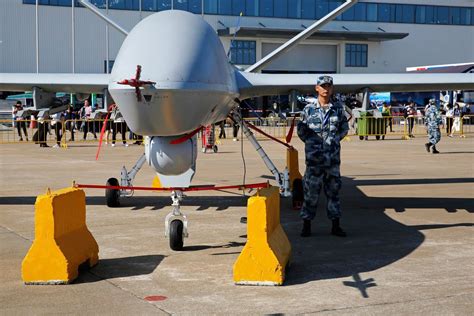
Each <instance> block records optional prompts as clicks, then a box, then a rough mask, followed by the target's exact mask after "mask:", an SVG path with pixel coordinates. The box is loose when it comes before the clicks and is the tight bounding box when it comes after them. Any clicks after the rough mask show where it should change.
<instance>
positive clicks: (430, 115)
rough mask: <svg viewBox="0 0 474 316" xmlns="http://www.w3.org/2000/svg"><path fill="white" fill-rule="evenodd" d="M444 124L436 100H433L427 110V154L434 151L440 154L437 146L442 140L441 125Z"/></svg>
mask: <svg viewBox="0 0 474 316" xmlns="http://www.w3.org/2000/svg"><path fill="white" fill-rule="evenodd" d="M442 123H443V120H442V119H441V114H440V112H439V110H438V107H437V106H436V100H435V99H431V100H430V102H429V104H428V105H427V107H426V110H425V126H426V129H427V131H428V141H429V142H428V143H426V144H425V148H426V151H427V152H430V149H432V153H433V154H439V151H438V150H437V149H436V144H437V143H439V141H440V140H441V131H440V125H441V124H442Z"/></svg>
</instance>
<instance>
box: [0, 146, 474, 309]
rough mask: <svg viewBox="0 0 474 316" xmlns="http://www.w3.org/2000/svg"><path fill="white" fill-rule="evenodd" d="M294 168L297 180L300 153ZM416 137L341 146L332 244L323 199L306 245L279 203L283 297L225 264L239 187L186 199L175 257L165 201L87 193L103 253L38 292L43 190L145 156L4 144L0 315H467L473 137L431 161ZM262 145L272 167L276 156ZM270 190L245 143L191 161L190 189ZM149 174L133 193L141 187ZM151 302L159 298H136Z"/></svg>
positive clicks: (473, 221)
mask: <svg viewBox="0 0 474 316" xmlns="http://www.w3.org/2000/svg"><path fill="white" fill-rule="evenodd" d="M293 142H294V144H295V146H296V147H297V148H298V149H300V170H301V171H302V172H303V171H304V153H303V150H302V149H303V144H302V143H301V142H299V140H297V139H293ZM425 142H426V139H425V138H421V137H417V138H415V139H413V140H408V141H403V140H385V141H375V140H370V141H359V140H358V139H357V138H356V137H352V140H351V141H350V142H344V143H343V149H342V166H341V172H342V175H343V188H342V191H341V197H342V207H343V218H342V226H343V228H344V229H345V230H346V232H347V233H348V237H347V238H339V237H335V236H332V235H330V234H329V231H330V221H329V220H328V219H327V218H326V214H325V211H324V205H325V201H324V198H322V199H321V200H320V207H319V210H318V214H317V217H316V220H315V222H314V224H313V235H312V236H311V237H309V238H301V237H300V236H299V233H300V229H301V221H300V219H299V217H298V213H297V212H295V211H294V210H292V209H291V201H290V199H282V203H281V221H282V226H283V228H284V229H285V231H286V233H287V235H288V237H289V239H290V242H291V244H292V249H293V250H292V258H291V266H290V268H289V270H288V272H287V275H286V281H285V284H284V285H283V286H280V287H264V286H262V287H260V286H237V285H234V284H233V279H232V266H233V264H234V262H235V261H236V259H237V257H238V255H239V253H240V251H241V250H242V248H243V246H244V244H245V241H246V226H245V225H243V224H241V223H240V218H241V217H242V216H245V215H246V201H247V197H244V196H242V194H241V193H239V192H237V191H225V192H213V191H209V192H197V193H189V194H188V197H186V198H185V200H184V203H183V207H182V209H183V211H184V213H185V214H186V215H187V216H188V219H189V234H190V236H189V238H187V239H185V248H184V250H183V251H181V252H175V251H172V250H170V248H169V245H168V240H167V239H166V238H165V237H164V218H165V216H166V215H167V214H168V212H169V211H170V210H171V208H170V206H169V205H170V204H171V199H170V198H169V196H168V194H166V193H151V192H135V195H134V196H133V197H132V198H129V199H126V200H123V201H122V207H120V208H117V209H111V208H108V207H107V206H105V198H104V192H103V191H102V190H89V189H87V190H85V191H86V195H87V224H88V227H89V230H90V231H91V232H92V234H93V235H94V237H95V238H96V240H97V242H98V244H99V249H100V251H99V258H100V261H99V264H98V265H97V266H96V267H94V268H92V269H91V270H88V271H83V272H82V273H81V275H80V277H79V278H78V280H77V281H76V282H74V283H73V284H70V285H56V286H38V285H36V286H33V285H28V286H27V285H24V284H23V282H22V280H21V262H22V260H23V258H24V256H25V255H26V253H27V251H28V249H29V247H30V246H31V243H32V241H33V238H34V203H35V199H36V196H37V195H39V194H43V193H44V192H45V191H46V188H47V187H50V188H51V189H53V190H56V189H59V188H63V187H67V186H70V185H71V183H72V181H73V180H75V181H77V182H78V183H87V184H105V181H106V180H107V178H109V177H118V176H119V174H120V169H121V167H122V165H123V164H125V165H126V166H127V167H131V166H132V165H133V164H134V162H135V161H136V159H138V157H139V155H140V154H141V153H142V152H143V147H141V146H130V147H128V148H126V147H121V146H117V147H114V148H112V147H105V148H103V150H102V153H101V158H100V160H99V161H95V152H96V146H95V145H93V144H90V145H82V146H74V145H73V146H70V147H69V148H68V149H54V148H39V147H38V146H37V145H33V144H17V145H2V146H0V152H1V155H0V271H1V273H0V314H9V315H10V314H63V313H68V314H118V313H120V314H140V315H141V314H178V315H188V314H200V315H208V314H313V313H315V314H316V313H320V314H323V315H326V314H329V315H332V314H338V315H349V314H350V315H353V314H358V315H367V314H375V315H380V314H424V315H447V314H449V315H468V314H470V315H472V314H473V313H474V303H473V302H474V265H473V262H474V247H473V245H474V235H473V232H474V229H473V225H474V216H473V212H474V198H473V197H474V159H473V158H474V139H473V138H466V139H460V138H455V139H451V138H447V137H443V138H442V140H441V143H440V144H439V146H438V149H439V150H440V151H441V154H439V155H433V154H428V153H427V152H426V151H425V148H424V146H423V144H424V143H425ZM262 144H263V147H264V149H265V150H266V151H267V153H268V154H269V156H270V157H271V158H272V159H273V160H274V162H275V164H276V165H277V166H278V167H279V168H283V167H284V164H285V157H286V155H285V150H284V148H283V147H282V146H281V145H278V144H275V143H272V142H270V141H264V142H262ZM241 145H243V152H244V156H245V165H246V179H245V181H246V182H247V183H254V182H262V181H266V180H267V179H268V178H269V177H270V175H271V174H270V172H269V171H268V170H267V169H266V168H265V165H264V164H263V162H262V161H261V160H260V158H259V157H258V155H257V153H256V152H255V151H254V150H253V149H252V148H251V146H250V144H249V143H248V142H247V141H244V142H243V144H242V142H232V141H231V140H229V139H228V140H224V141H223V142H222V144H220V145H219V153H217V154H214V153H208V154H202V153H201V152H199V156H198V161H197V165H198V169H197V170H198V171H197V174H196V176H195V178H194V181H193V183H194V184H217V185H229V184H240V183H242V181H243V162H242V157H241ZM153 176H154V175H153V172H152V170H151V168H150V167H149V166H147V165H145V166H144V167H143V169H142V170H141V171H140V172H139V174H138V175H137V178H136V180H135V185H137V186H150V185H151V181H152V179H153ZM149 296H158V299H160V300H158V301H154V302H149V301H147V300H145V298H146V297H149Z"/></svg>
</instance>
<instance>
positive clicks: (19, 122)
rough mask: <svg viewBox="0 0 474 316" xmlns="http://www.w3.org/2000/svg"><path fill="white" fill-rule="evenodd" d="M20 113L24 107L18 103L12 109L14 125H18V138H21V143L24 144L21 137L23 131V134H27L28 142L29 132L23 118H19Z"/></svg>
mask: <svg viewBox="0 0 474 316" xmlns="http://www.w3.org/2000/svg"><path fill="white" fill-rule="evenodd" d="M20 111H23V105H22V104H21V101H17V102H16V103H15V105H14V106H13V109H12V118H13V123H14V124H15V125H16V129H17V131H18V137H20V142H22V141H23V137H22V136H21V130H23V134H25V138H26V141H28V131H27V130H26V122H25V120H24V119H23V117H22V116H19V112H20Z"/></svg>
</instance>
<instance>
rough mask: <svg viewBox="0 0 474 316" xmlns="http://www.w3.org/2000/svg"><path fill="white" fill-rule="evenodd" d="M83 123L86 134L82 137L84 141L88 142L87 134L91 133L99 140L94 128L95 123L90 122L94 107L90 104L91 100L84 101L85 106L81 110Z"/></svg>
mask: <svg viewBox="0 0 474 316" xmlns="http://www.w3.org/2000/svg"><path fill="white" fill-rule="evenodd" d="M80 113H81V119H82V120H83V122H82V128H83V132H84V136H83V137H82V139H83V140H86V138H87V133H88V132H89V131H90V132H92V134H93V135H94V138H95V139H97V135H96V133H95V131H94V128H93V122H91V121H90V117H91V114H92V106H91V105H90V103H89V100H85V101H84V106H83V107H82V108H81V110H80Z"/></svg>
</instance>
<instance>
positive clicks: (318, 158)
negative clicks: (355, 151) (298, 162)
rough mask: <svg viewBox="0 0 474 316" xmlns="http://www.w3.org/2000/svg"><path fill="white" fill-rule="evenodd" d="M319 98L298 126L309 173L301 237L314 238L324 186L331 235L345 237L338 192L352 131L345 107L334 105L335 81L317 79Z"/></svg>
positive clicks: (323, 77)
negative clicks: (345, 143)
mask: <svg viewBox="0 0 474 316" xmlns="http://www.w3.org/2000/svg"><path fill="white" fill-rule="evenodd" d="M316 92H317V93H318V98H317V100H316V103H315V104H308V105H307V106H306V107H305V108H304V110H303V117H302V121H301V122H299V123H298V136H299V137H300V139H301V140H302V141H303V142H304V143H305V157H306V172H305V175H304V180H303V182H304V184H303V185H304V203H303V208H302V209H301V213H300V216H301V218H302V219H303V230H302V232H301V236H303V237H307V236H310V235H311V220H313V218H314V217H315V215H316V208H317V204H318V198H319V193H320V191H321V187H323V188H324V193H325V194H326V197H327V215H328V217H329V219H330V220H332V230H331V234H333V235H336V236H340V237H345V236H346V233H345V232H344V231H343V230H342V228H341V227H340V225H339V219H340V217H341V208H340V202H339V190H340V188H341V174H340V171H339V165H340V164H341V160H340V150H341V145H340V141H341V139H343V138H344V137H345V136H346V135H347V132H348V131H349V125H348V123H347V119H346V117H345V115H344V107H343V106H342V105H341V104H339V103H334V104H333V103H331V96H332V94H333V79H332V77H329V76H321V77H319V78H318V81H317V85H316Z"/></svg>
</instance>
